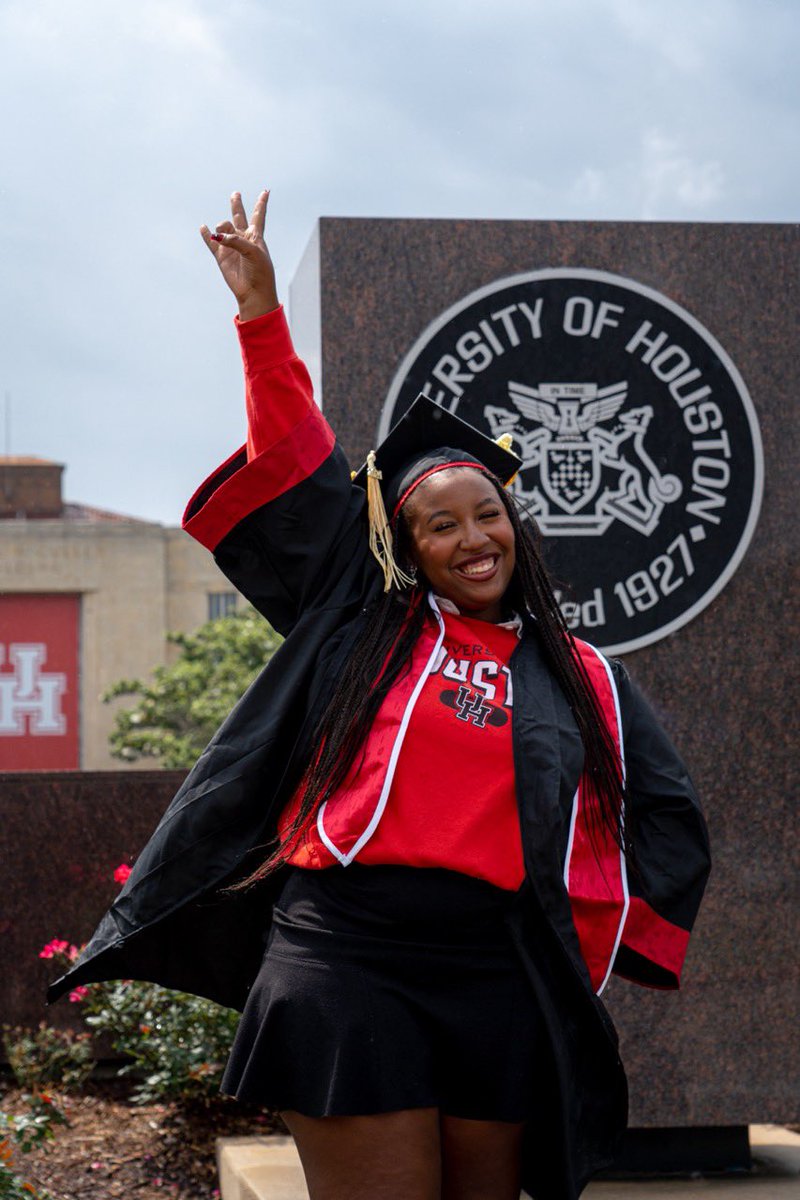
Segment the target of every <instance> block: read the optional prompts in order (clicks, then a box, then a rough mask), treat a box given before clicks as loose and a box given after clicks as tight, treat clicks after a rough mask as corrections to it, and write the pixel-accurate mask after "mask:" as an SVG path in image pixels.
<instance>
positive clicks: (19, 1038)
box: [3, 1021, 94, 1092]
mask: <svg viewBox="0 0 800 1200" xmlns="http://www.w3.org/2000/svg"><path fill="white" fill-rule="evenodd" d="M3 1042H4V1045H5V1048H6V1055H7V1057H8V1062H9V1065H10V1067H11V1070H12V1071H13V1072H14V1078H15V1079H16V1081H17V1083H18V1084H19V1085H20V1087H22V1088H26V1089H30V1090H31V1091H35V1092H39V1091H41V1090H42V1088H45V1087H47V1086H50V1087H56V1088H59V1089H61V1090H62V1091H65V1092H70V1091H75V1090H77V1089H78V1088H80V1087H81V1086H82V1085H83V1084H84V1083H85V1082H86V1079H87V1078H88V1076H89V1074H90V1073H91V1070H92V1067H93V1065H94V1061H93V1056H92V1047H91V1044H90V1043H91V1035H90V1034H88V1033H73V1032H72V1031H71V1030H66V1029H53V1027H52V1026H50V1025H47V1024H46V1023H45V1022H44V1021H42V1022H41V1023H40V1025H39V1027H38V1028H37V1029H22V1028H20V1027H19V1026H11V1025H4V1026H3Z"/></svg>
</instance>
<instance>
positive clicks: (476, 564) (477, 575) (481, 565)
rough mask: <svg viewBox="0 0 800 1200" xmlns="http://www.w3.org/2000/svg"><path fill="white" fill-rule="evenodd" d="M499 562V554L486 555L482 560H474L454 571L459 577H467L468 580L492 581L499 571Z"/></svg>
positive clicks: (455, 568)
mask: <svg viewBox="0 0 800 1200" xmlns="http://www.w3.org/2000/svg"><path fill="white" fill-rule="evenodd" d="M499 561H500V556H499V554H485V555H484V556H483V557H482V558H474V559H472V561H471V562H466V563H462V564H461V565H460V566H458V567H453V571H454V572H455V573H456V574H457V575H463V576H465V577H466V578H467V579H476V580H478V579H491V578H492V576H493V575H494V573H495V571H496V570H497V564H498V562H499Z"/></svg>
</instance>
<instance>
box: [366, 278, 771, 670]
mask: <svg viewBox="0 0 800 1200" xmlns="http://www.w3.org/2000/svg"><path fill="white" fill-rule="evenodd" d="M419 392H424V393H425V394H426V395H427V396H430V397H431V398H432V399H433V400H435V401H436V402H437V404H441V405H443V406H444V407H445V408H448V409H449V410H450V411H451V412H454V413H457V414H458V416H460V417H463V418H464V420H466V421H469V422H471V423H472V424H473V425H476V426H478V427H479V428H481V429H484V430H485V431H486V432H487V433H489V434H491V435H492V436H493V437H498V436H499V435H500V434H501V433H510V434H511V435H512V437H513V448H514V450H515V451H516V452H517V454H519V456H520V457H521V458H522V463H523V465H522V469H521V470H520V472H519V475H518V476H517V478H516V480H515V481H514V483H513V484H512V485H511V488H512V490H513V492H514V493H515V495H516V497H517V499H518V500H519V501H520V502H521V503H522V505H523V506H524V507H525V508H526V509H527V511H528V512H529V513H530V514H531V515H532V516H533V517H534V518H535V519H536V521H537V523H538V525H539V528H540V529H541V531H542V533H543V535H544V538H545V548H546V557H547V560H548V563H549V565H550V567H551V569H552V570H553V572H554V574H555V576H556V578H557V579H559V580H561V581H564V586H563V589H562V591H561V592H560V594H559V600H560V602H561V604H562V608H563V611H564V614H565V616H566V618H567V622H568V624H569V625H570V628H572V629H573V630H574V631H575V632H576V633H577V634H578V635H579V636H581V637H584V638H586V639H587V640H588V641H590V642H593V643H594V644H595V645H597V646H600V647H601V648H603V649H604V650H606V651H610V652H616V653H620V652H623V651H628V650H634V649H637V648H639V647H641V646H646V645H648V644H649V643H650V642H654V641H657V640H658V639H659V638H662V637H665V636H666V635H667V634H669V633H672V632H673V631H674V630H676V629H679V628H680V627H681V626H682V625H685V624H686V623H687V622H688V621H690V620H692V618H693V617H695V616H696V615H697V614H698V613H699V612H701V611H702V610H703V609H704V608H705V607H706V606H707V605H708V604H710V603H711V601H712V600H713V599H714V597H715V596H716V595H718V593H719V592H720V591H721V589H722V588H723V587H724V586H725V584H726V583H727V582H728V580H729V579H730V578H731V576H732V575H733V573H734V571H735V570H736V568H737V566H738V564H739V562H740V561H741V559H742V556H743V555H744V552H745V550H746V549H747V546H748V543H749V541H750V538H751V536H752V534H753V530H754V528H755V524H756V521H757V518H758V512H759V507H760V503H761V493H762V486H763V459H762V452H761V437H760V433H759V429H758V421H757V419H756V414H755V410H754V408H753V403H752V401H751V399H750V396H749V394H748V392H747V388H746V387H745V384H744V382H743V380H742V378H741V376H740V375H739V372H738V371H737V369H736V367H735V366H734V364H733V363H732V361H731V360H730V358H729V357H728V355H727V354H726V353H725V351H724V350H723V348H722V347H721V346H720V344H719V343H718V342H717V341H716V339H715V338H714V337H713V336H712V335H711V334H710V333H709V332H708V330H707V329H705V328H704V327H703V326H702V325H701V324H700V322H699V321H698V320H697V319H696V318H695V317H693V316H692V315H691V314H690V313H688V312H686V311H685V310H684V309H682V308H680V307H679V305H677V304H675V303H674V302H673V301H672V300H669V299H667V297H666V296H662V295H660V294H659V293H658V292H656V291H653V290H652V289H651V288H648V287H645V286H643V285H642V284H639V283H636V282H634V281H633V280H630V279H625V278H623V277H621V276H618V275H610V274H608V273H606V272H604V271H591V270H582V269H574V270H573V269H571V268H556V269H552V270H543V271H532V272H529V273H526V274H522V275H514V276H510V277H508V278H505V279H498V280H496V281H495V282H494V283H491V284H489V285H488V286H486V287H483V288H481V289H480V290H479V291H476V292H473V293H472V294H471V295H469V296H466V297H464V299H463V300H461V301H459V302H458V303H457V304H455V305H453V306H452V308H449V309H448V310H447V311H446V312H444V313H442V314H441V316H439V317H438V318H437V319H436V320H435V321H434V322H433V323H432V324H431V325H429V326H428V328H427V329H425V330H424V332H423V333H422V334H421V335H420V337H419V338H418V339H417V341H416V343H415V344H414V345H413V346H412V348H411V350H410V351H409V353H408V354H407V355H406V357H405V359H404V361H403V363H402V364H401V366H400V369H399V371H398V372H397V375H396V376H395V378H394V380H393V382H392V385H391V388H390V390H389V394H388V396H387V398H386V402H385V404H384V406H383V410H382V413H381V418H380V424H379V429H378V438H379V439H381V438H383V437H384V436H385V434H386V433H387V432H388V430H389V429H390V427H391V426H392V425H393V424H394V423H395V421H397V420H398V419H399V417H401V416H402V414H403V413H404V412H405V410H406V409H407V408H408V406H409V405H410V404H411V403H412V401H413V400H414V398H415V397H416V396H417V395H418V393H419Z"/></svg>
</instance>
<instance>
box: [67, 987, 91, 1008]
mask: <svg viewBox="0 0 800 1200" xmlns="http://www.w3.org/2000/svg"><path fill="white" fill-rule="evenodd" d="M88 991H89V989H88V988H87V987H84V986H83V984H82V983H79V984H78V986H77V987H76V988H73V989H72V991H71V992H70V994H69V998H70V1001H71V1002H72V1003H73V1004H80V1002H81V1000H82V999H83V998H84V996H85V995H87V993H88Z"/></svg>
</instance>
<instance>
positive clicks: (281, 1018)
mask: <svg viewBox="0 0 800 1200" xmlns="http://www.w3.org/2000/svg"><path fill="white" fill-rule="evenodd" d="M513 903H514V895H513V893H509V892H506V891H503V890H501V889H499V888H496V887H493V886H492V885H491V884H488V883H485V882H484V881H482V880H478V879H472V878H469V877H467V876H464V875H460V874H457V873H455V872H450V871H444V870H430V869H426V870H422V869H416V868H412V867H394V866H387V867H364V866H359V865H357V864H354V865H352V866H350V867H347V868H340V867H334V868H330V869H328V870H324V871H307V870H300V869H293V870H292V872H291V873H290V875H289V876H288V879H287V882H286V884H285V886H284V888H283V890H282V892H281V894H280V896H279V898H278V900H277V902H276V904H275V908H274V912H273V923H272V928H271V931H270V935H269V940H268V943H267V948H266V952H265V955H264V961H263V963H262V966H261V970H260V972H259V975H258V977H257V979H256V981H255V984H254V985H253V988H252V990H251V992H250V996H249V998H248V1001H247V1005H246V1008H245V1011H244V1013H243V1015H242V1019H241V1021H240V1024H239V1028H238V1031H237V1034H236V1038H235V1041H234V1045H233V1048H232V1051H231V1055H230V1059H229V1061H228V1065H227V1068H226V1071H225V1075H224V1078H223V1081H222V1091H223V1092H225V1093H227V1094H229V1095H234V1096H237V1097H238V1098H239V1099H242V1100H248V1101H252V1102H255V1103H259V1104H263V1105H267V1106H269V1107H270V1108H276V1109H293V1110H296V1111H298V1112H301V1113H304V1114H305V1115H307V1116H317V1117H319V1116H334V1115H336V1116H346V1115H349V1116H353V1115H365V1114H369V1113H382V1112H394V1111H397V1110H399V1109H406V1108H420V1107H424V1108H427V1107H437V1108H439V1109H440V1110H441V1111H442V1112H444V1113H447V1114H449V1115H451V1116H456V1117H465V1118H471V1119H474V1120H497V1121H522V1120H525V1119H526V1117H527V1116H528V1115H529V1113H530V1111H531V1108H532V1103H531V1100H532V1096H533V1095H534V1091H535V1089H536V1087H537V1074H538V1073H539V1071H538V1068H539V1066H540V1063H541V1059H542V1040H541V1039H542V1037H543V1033H542V1028H541V1022H540V1019H539V1015H538V1012H537V1010H536V1006H535V1003H534V999H533V995H532V992H531V990H530V988H529V985H528V983H527V981H526V979H525V976H524V974H523V970H522V967H521V964H520V961H519V958H518V955H517V953H516V951H515V949H514V947H513V944H512V941H511V938H510V935H509V933H508V929H507V926H506V921H505V917H506V913H507V912H508V910H509V907H510V906H511V905H512V904H513Z"/></svg>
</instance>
